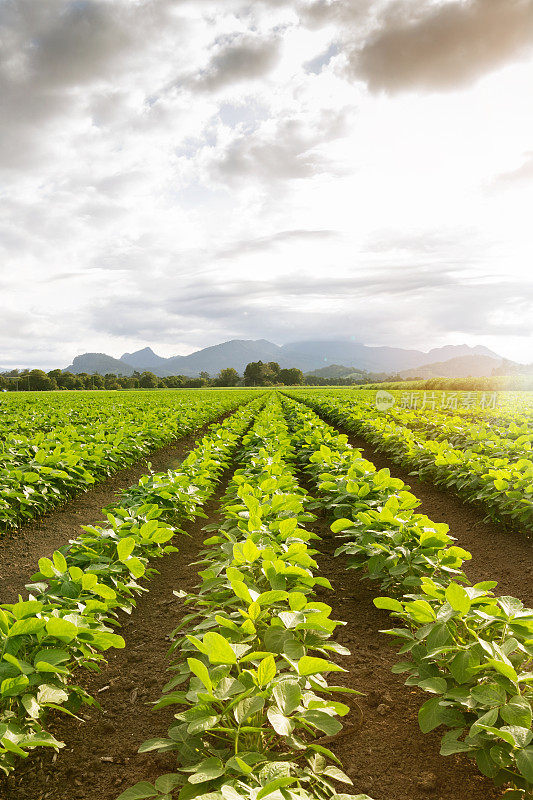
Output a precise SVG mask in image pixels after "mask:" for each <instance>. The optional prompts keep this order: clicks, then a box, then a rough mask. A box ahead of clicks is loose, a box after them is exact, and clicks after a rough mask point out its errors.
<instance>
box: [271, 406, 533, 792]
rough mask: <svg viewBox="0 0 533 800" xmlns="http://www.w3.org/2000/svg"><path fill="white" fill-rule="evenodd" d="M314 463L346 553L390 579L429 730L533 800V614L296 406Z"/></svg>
mask: <svg viewBox="0 0 533 800" xmlns="http://www.w3.org/2000/svg"><path fill="white" fill-rule="evenodd" d="M285 406H286V408H287V414H288V417H289V421H290V428H291V431H292V433H293V437H294V440H295V444H296V448H297V452H298V457H299V460H300V463H301V464H302V466H304V467H305V469H306V470H307V471H308V472H309V473H310V475H311V476H312V479H313V480H314V482H315V483H316V485H317V488H318V497H319V499H320V503H321V505H322V506H323V507H324V508H325V509H326V510H327V511H328V512H329V513H330V514H331V516H332V517H333V518H334V519H335V521H334V522H333V524H332V526H331V527H332V530H333V532H334V533H336V534H340V535H341V536H342V537H343V539H344V544H342V545H341V546H340V547H339V548H338V550H337V555H340V554H344V555H347V556H348V565H349V566H350V567H352V568H354V569H357V570H362V571H364V573H365V574H366V575H367V576H368V577H369V578H370V579H372V580H375V581H377V582H378V583H379V586H380V588H381V589H382V590H386V591H387V592H388V593H389V595H390V596H389V597H381V598H377V600H376V601H375V602H376V605H377V606H378V608H383V609H388V610H390V611H392V612H393V615H395V616H398V617H399V618H400V619H401V620H402V621H403V623H404V625H405V627H401V628H395V629H392V630H391V631H388V633H390V634H392V635H393V636H397V637H399V638H400V639H401V640H402V642H403V646H402V648H401V651H400V652H401V653H402V654H404V655H405V656H406V658H405V660H403V661H401V662H400V663H399V664H398V665H397V667H396V669H395V671H396V672H399V673H400V672H405V673H407V674H408V678H407V685H410V686H418V687H419V688H420V689H422V690H424V691H425V692H429V693H430V694H432V695H433V697H432V698H431V699H430V700H428V701H427V702H426V703H424V704H423V705H422V707H421V709H420V712H419V723H420V727H421V730H422V731H423V732H429V731H431V730H433V729H435V728H438V727H440V726H445V727H446V728H448V729H449V730H448V732H447V733H445V735H444V736H443V739H442V749H441V752H442V754H443V755H449V754H451V753H458V752H464V753H467V754H468V755H470V756H472V757H474V758H475V760H476V763H477V765H478V767H479V769H480V771H481V772H482V773H483V774H484V775H486V776H488V777H490V778H492V779H493V780H494V781H495V783H496V784H497V785H502V784H506V783H511V785H512V787H513V788H512V789H511V790H509V792H507V793H506V795H505V796H506V798H509V800H511V799H512V800H518V798H521V799H523V798H531V797H533V746H531V742H532V740H533V734H532V732H531V722H532V703H533V671H532V667H533V610H532V609H527V608H524V606H523V604H522V603H521V602H520V600H518V599H516V598H514V597H496V596H494V594H493V592H492V589H494V588H495V586H496V582H495V581H489V582H484V583H478V584H476V585H474V586H471V585H470V584H469V582H468V580H467V578H466V576H465V575H464V573H463V571H462V564H463V562H464V561H465V560H468V559H469V558H470V557H471V556H470V554H469V553H468V552H467V551H465V550H463V549H462V548H459V547H457V546H455V545H454V544H453V539H452V537H451V536H450V535H449V532H448V526H446V525H443V524H435V523H433V522H431V520H429V519H428V518H427V517H426V516H424V515H421V514H418V513H416V511H415V508H416V506H417V505H418V501H417V499H416V498H415V497H414V495H412V494H411V493H410V492H408V491H406V487H405V484H404V483H403V481H401V480H400V479H398V478H392V477H391V476H390V473H389V471H388V470H386V469H383V470H379V471H376V469H375V467H374V465H373V464H372V463H371V462H369V461H367V460H366V459H364V458H362V457H361V453H360V451H358V450H354V449H353V448H351V447H350V446H349V445H348V444H347V439H346V436H344V435H339V434H338V433H337V432H336V431H335V430H334V429H333V428H331V427H330V426H328V425H327V424H326V423H325V422H323V421H322V420H321V419H320V417H318V416H317V415H316V414H314V413H313V412H312V411H310V410H309V409H307V408H305V407H303V406H302V405H300V404H297V403H295V402H294V401H293V400H290V399H287V400H286V401H285Z"/></svg>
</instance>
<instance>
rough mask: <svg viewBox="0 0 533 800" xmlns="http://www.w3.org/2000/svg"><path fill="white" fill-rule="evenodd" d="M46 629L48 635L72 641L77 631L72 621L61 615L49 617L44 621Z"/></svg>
mask: <svg viewBox="0 0 533 800" xmlns="http://www.w3.org/2000/svg"><path fill="white" fill-rule="evenodd" d="M46 631H47V633H49V634H50V636H55V637H56V638H57V639H62V640H64V641H66V642H70V641H72V639H74V637H75V636H76V634H77V633H78V628H77V626H76V625H74V623H73V622H70V621H69V620H68V619H63V618H62V617H50V619H49V620H48V621H47V623H46Z"/></svg>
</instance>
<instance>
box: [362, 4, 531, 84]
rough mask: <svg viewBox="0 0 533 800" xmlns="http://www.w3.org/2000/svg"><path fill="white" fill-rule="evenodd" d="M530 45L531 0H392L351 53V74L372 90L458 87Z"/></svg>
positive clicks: (516, 56)
mask: <svg viewBox="0 0 533 800" xmlns="http://www.w3.org/2000/svg"><path fill="white" fill-rule="evenodd" d="M532 46H533V2H532V1H531V0H467V1H466V2H444V3H438V4H435V3H428V2H412V1H411V2H402V0H395V2H394V3H391V4H389V5H388V6H387V7H386V9H385V10H384V11H383V13H382V15H381V18H380V20H379V25H378V27H377V29H376V30H375V32H374V33H373V34H372V35H371V36H369V38H367V40H366V41H365V42H364V43H363V44H362V45H361V46H358V45H355V46H354V47H353V49H352V51H351V52H350V53H349V73H350V74H351V75H352V76H353V77H356V78H362V79H363V80H365V81H366V82H367V84H368V86H369V88H370V89H371V90H373V91H380V90H382V91H387V92H396V91H401V90H408V89H426V90H429V91H431V90H449V89H456V88H457V87H459V86H462V85H467V84H469V83H471V82H472V81H474V80H476V79H477V78H479V77H480V76H482V75H484V74H485V73H487V72H490V71H491V70H493V69H495V68H497V67H500V66H502V65H504V64H506V63H508V62H510V61H513V60H515V59H517V58H519V57H521V56H522V55H523V54H525V53H526V52H527V51H528V50H530V49H531V47H532Z"/></svg>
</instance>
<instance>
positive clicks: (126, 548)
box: [117, 536, 135, 561]
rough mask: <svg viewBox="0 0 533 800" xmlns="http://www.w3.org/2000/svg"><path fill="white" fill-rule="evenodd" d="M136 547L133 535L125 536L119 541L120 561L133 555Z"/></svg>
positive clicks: (118, 552)
mask: <svg viewBox="0 0 533 800" xmlns="http://www.w3.org/2000/svg"><path fill="white" fill-rule="evenodd" d="M134 548H135V539H134V538H133V536H125V537H124V538H123V539H119V541H118V542H117V554H118V557H119V560H120V561H124V560H125V559H126V558H128V557H129V556H131V554H132V553H133V550H134Z"/></svg>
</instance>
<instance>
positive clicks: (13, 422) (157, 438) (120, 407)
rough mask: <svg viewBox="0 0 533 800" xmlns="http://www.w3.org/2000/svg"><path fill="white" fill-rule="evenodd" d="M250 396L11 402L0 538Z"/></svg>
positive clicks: (5, 422) (3, 437) (0, 466)
mask: <svg viewBox="0 0 533 800" xmlns="http://www.w3.org/2000/svg"><path fill="white" fill-rule="evenodd" d="M253 396H255V395H253V394H252V393H251V392H239V393H234V392H224V391H220V392H205V393H198V392H196V393H190V394H184V393H180V394H178V393H166V394H163V395H161V394H155V393H154V394H152V393H146V392H144V393H135V392H129V393H127V394H126V393H125V394H121V395H120V396H117V395H98V396H95V395H83V396H76V395H71V394H69V395H57V394H55V395H47V396H43V395H33V396H13V397H12V396H10V397H9V398H7V399H6V398H5V397H4V398H2V402H0V442H1V444H0V530H2V529H6V528H8V527H14V526H17V525H19V524H21V523H22V522H24V521H26V520H28V519H30V518H31V517H34V516H36V515H38V514H41V513H43V512H44V511H46V510H47V509H49V508H51V507H52V506H54V505H57V504H58V503H61V502H63V501H64V500H65V499H66V498H68V497H69V496H72V495H73V494H74V493H75V492H77V491H80V490H84V489H87V488H88V487H89V486H90V485H91V484H93V483H94V482H95V481H98V480H102V479H104V478H105V477H106V476H108V475H110V474H111V473H112V472H114V471H116V470H117V469H119V468H121V467H124V466H126V465H127V464H130V463H132V462H134V461H136V460H138V459H139V458H141V457H142V456H143V455H146V454H148V453H150V452H151V451H152V450H153V449H154V448H157V447H159V446H161V445H163V444H165V443H166V442H169V441H171V440H173V439H176V438H178V437H181V436H184V435H186V434H188V433H191V432H192V431H194V430H196V429H197V428H199V427H201V426H202V425H204V424H205V423H207V422H211V421H213V420H214V419H216V418H217V417H220V416H222V414H224V413H225V412H227V411H231V410H233V409H235V408H236V407H237V406H238V405H239V404H241V403H244V402H246V401H248V400H250V399H251V397H253Z"/></svg>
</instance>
